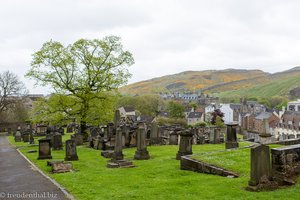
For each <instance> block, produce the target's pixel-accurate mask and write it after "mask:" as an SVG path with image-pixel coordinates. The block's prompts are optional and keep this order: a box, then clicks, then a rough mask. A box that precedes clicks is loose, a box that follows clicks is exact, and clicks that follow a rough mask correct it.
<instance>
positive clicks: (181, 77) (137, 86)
mask: <svg viewBox="0 0 300 200" xmlns="http://www.w3.org/2000/svg"><path fill="white" fill-rule="evenodd" d="M269 75H270V74H269V73H266V72H263V71H261V70H240V69H226V70H206V71H186V72H182V73H178V74H174V75H168V76H163V77H159V78H154V79H150V80H146V81H141V82H137V83H134V84H130V85H127V86H125V87H123V88H121V89H120V92H121V93H123V94H147V93H148V94H149V93H158V92H170V91H171V92H175V91H181V92H183V91H199V90H201V91H205V90H207V91H208V92H210V90H211V91H214V92H216V91H218V89H217V88H222V87H224V86H225V85H227V86H226V87H228V88H227V90H232V89H240V88H242V86H243V87H248V86H252V85H253V84H256V83H257V80H261V82H265V81H268V77H269ZM251 80H252V81H251ZM242 81H245V84H244V83H243V84H241V83H242ZM247 81H248V82H247Z"/></svg>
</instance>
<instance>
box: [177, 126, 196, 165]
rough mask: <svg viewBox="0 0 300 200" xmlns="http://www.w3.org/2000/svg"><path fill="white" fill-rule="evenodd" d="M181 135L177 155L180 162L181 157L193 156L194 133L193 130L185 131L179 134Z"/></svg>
mask: <svg viewBox="0 0 300 200" xmlns="http://www.w3.org/2000/svg"><path fill="white" fill-rule="evenodd" d="M179 135H180V143H179V150H178V153H177V154H176V159H177V160H180V159H181V156H185V155H191V154H193V151H192V143H193V133H192V132H191V130H184V131H180V132H179Z"/></svg>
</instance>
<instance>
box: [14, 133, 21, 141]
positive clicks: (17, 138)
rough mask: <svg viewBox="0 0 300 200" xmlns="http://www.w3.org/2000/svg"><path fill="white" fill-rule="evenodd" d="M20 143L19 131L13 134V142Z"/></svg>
mask: <svg viewBox="0 0 300 200" xmlns="http://www.w3.org/2000/svg"><path fill="white" fill-rule="evenodd" d="M21 141H22V136H21V133H20V131H17V132H16V134H15V142H21Z"/></svg>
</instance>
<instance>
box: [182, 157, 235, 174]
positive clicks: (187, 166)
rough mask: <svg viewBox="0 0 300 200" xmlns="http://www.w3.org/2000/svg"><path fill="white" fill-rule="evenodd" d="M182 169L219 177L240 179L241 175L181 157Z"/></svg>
mask: <svg viewBox="0 0 300 200" xmlns="http://www.w3.org/2000/svg"><path fill="white" fill-rule="evenodd" d="M180 169H182V170H190V171H195V172H200V173H206V174H214V175H219V176H231V177H238V176H239V175H238V174H236V173H234V172H231V171H228V170H226V169H223V168H220V167H216V166H214V165H211V164H208V163H205V162H202V161H199V160H195V159H192V158H191V157H190V156H181V160H180Z"/></svg>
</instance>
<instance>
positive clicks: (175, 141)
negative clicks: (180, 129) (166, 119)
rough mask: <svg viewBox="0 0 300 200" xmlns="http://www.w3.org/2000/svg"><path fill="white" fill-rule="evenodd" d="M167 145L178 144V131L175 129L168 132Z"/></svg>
mask: <svg viewBox="0 0 300 200" xmlns="http://www.w3.org/2000/svg"><path fill="white" fill-rule="evenodd" d="M169 145H178V133H177V132H176V131H171V132H170V138H169Z"/></svg>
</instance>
